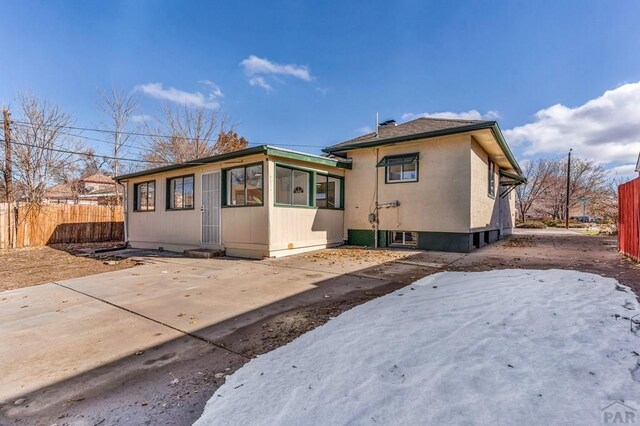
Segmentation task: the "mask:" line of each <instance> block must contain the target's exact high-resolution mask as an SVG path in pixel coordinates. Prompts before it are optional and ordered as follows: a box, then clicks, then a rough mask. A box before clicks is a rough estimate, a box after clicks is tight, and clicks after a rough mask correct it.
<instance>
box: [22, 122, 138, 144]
mask: <svg viewBox="0 0 640 426" xmlns="http://www.w3.org/2000/svg"><path fill="white" fill-rule="evenodd" d="M11 124H17V125H18V126H25V127H26V126H31V127H35V125H32V124H24V123H18V122H15V121H13V120H12V121H11ZM60 127H64V126H60ZM58 131H59V132H60V133H61V134H63V135H67V136H72V137H77V138H81V139H86V140H90V141H94V142H102V143H108V144H111V145H115V144H116V143H115V142H114V141H107V140H104V139H96V138H92V137H89V136H85V135H79V134H76V133H70V132H64V131H62V130H58ZM120 147H121V148H133V149H139V150H144V149H145V148H142V147H138V146H133V145H129V144H126V143H121V144H120Z"/></svg>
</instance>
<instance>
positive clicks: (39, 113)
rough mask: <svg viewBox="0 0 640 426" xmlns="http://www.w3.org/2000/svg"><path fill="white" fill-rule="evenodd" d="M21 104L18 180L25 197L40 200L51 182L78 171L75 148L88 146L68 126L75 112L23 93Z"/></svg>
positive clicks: (15, 151) (15, 154)
mask: <svg viewBox="0 0 640 426" xmlns="http://www.w3.org/2000/svg"><path fill="white" fill-rule="evenodd" d="M18 108H19V111H18V113H17V116H18V117H19V118H18V120H16V121H19V125H18V124H16V125H15V126H14V128H13V141H14V146H13V160H14V170H13V174H14V182H16V187H17V189H18V190H19V191H20V192H21V193H22V194H21V195H22V198H23V199H24V200H25V201H27V202H28V203H31V204H39V203H40V202H41V201H42V199H43V196H44V193H45V190H46V188H47V186H49V185H51V184H53V183H55V182H60V181H65V180H68V179H70V177H71V176H72V175H73V174H74V173H75V172H76V171H77V159H74V156H75V155H76V154H74V153H73V152H80V151H82V150H83V149H84V146H83V145H82V144H81V143H80V142H79V141H77V140H75V139H73V138H72V136H70V135H69V134H68V132H66V131H65V130H64V129H65V128H66V127H67V126H69V125H70V124H71V116H70V115H69V114H67V113H64V112H62V111H61V110H60V108H59V107H58V106H57V105H54V104H50V103H48V102H47V101H41V100H39V99H37V98H36V97H34V96H32V95H19V96H18Z"/></svg>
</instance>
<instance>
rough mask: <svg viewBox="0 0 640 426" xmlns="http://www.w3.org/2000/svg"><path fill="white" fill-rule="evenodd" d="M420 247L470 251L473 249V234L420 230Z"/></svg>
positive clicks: (437, 249) (459, 251) (436, 249)
mask: <svg viewBox="0 0 640 426" xmlns="http://www.w3.org/2000/svg"><path fill="white" fill-rule="evenodd" d="M418 248H419V249H423V250H435V251H451V252H458V253H468V252H470V251H471V250H472V249H473V234H471V233H462V232H461V233H458V232H418Z"/></svg>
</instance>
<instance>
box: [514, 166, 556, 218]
mask: <svg viewBox="0 0 640 426" xmlns="http://www.w3.org/2000/svg"><path fill="white" fill-rule="evenodd" d="M553 166H554V165H553V162H552V161H549V160H543V159H538V160H535V161H529V162H527V163H525V165H524V167H523V170H522V171H523V173H524V176H525V177H526V178H527V183H525V184H522V185H518V186H516V204H517V208H518V211H519V213H520V217H521V219H522V221H523V222H526V220H527V213H528V212H529V210H530V209H531V207H533V205H534V203H536V202H539V201H540V200H541V199H542V198H543V197H544V195H545V193H546V191H547V190H548V188H549V186H550V184H551V180H552V173H553Z"/></svg>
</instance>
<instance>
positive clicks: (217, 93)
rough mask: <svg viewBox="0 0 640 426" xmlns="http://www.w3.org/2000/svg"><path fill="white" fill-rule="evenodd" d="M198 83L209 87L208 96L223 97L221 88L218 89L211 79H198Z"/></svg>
mask: <svg viewBox="0 0 640 426" xmlns="http://www.w3.org/2000/svg"><path fill="white" fill-rule="evenodd" d="M198 83H200V84H202V85H203V86H207V87H208V88H209V89H210V93H209V98H222V97H224V93H222V89H220V86H218V85H217V84H215V83H214V82H213V81H210V80H200V81H199V82H198Z"/></svg>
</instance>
